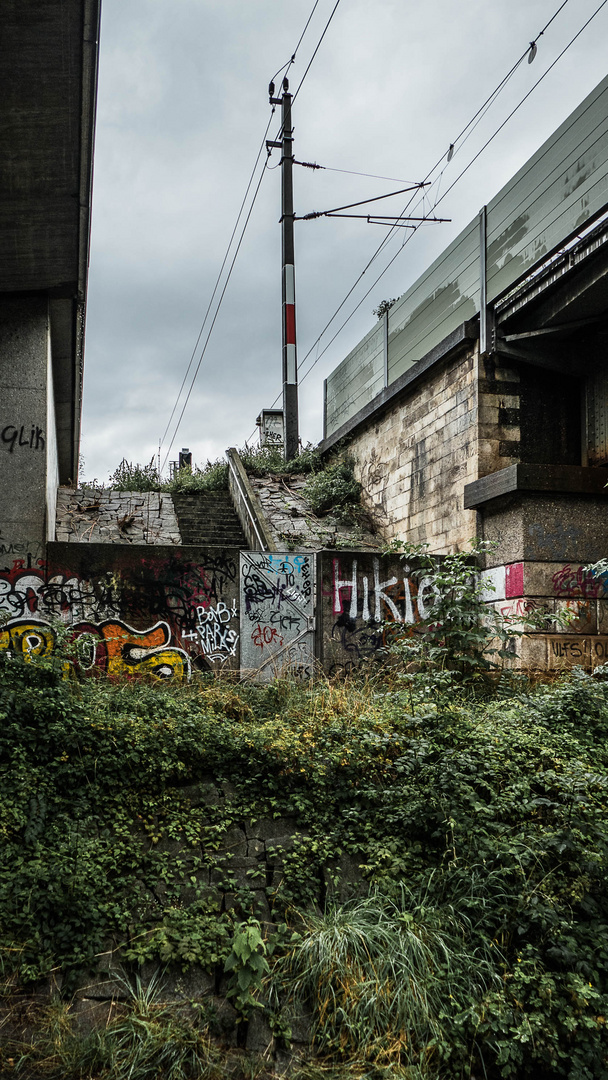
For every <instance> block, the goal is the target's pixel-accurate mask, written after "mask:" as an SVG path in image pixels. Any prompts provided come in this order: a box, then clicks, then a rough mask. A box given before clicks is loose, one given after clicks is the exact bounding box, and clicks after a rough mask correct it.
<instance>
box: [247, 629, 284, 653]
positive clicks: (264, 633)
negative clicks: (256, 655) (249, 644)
mask: <svg viewBox="0 0 608 1080" xmlns="http://www.w3.org/2000/svg"><path fill="white" fill-rule="evenodd" d="M251 640H252V641H253V644H254V645H257V646H258V648H260V649H263V648H264V646H265V645H266V646H268V645H275V644H276V645H282V644H283V638H282V637H281V635H280V634H279V631H278V630H277V628H276V626H256V628H255V630H254V631H253V633H252V635H251Z"/></svg>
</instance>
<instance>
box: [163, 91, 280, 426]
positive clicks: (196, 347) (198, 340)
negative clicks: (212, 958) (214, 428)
mask: <svg viewBox="0 0 608 1080" xmlns="http://www.w3.org/2000/svg"><path fill="white" fill-rule="evenodd" d="M274 112H275V106H274V105H273V106H272V110H271V113H270V119H269V121H268V124H267V126H266V131H265V132H264V137H263V139H262V142H261V144H260V149H259V150H258V154H257V157H256V159H255V164H254V166H253V169H252V170H251V175H250V177H249V181H248V183H247V188H246V189H245V194H244V196H243V201H242V203H241V205H240V208H239V212H238V214H237V217H236V221H235V223H234V228H233V230H232V233H231V236H230V240H229V241H228V246H227V248H226V253H225V255H224V258H223V261H222V265H221V266H220V270H219V273H218V275H217V278H216V281H215V285H214V286H213V292H212V293H211V299H210V301H209V303H208V305H207V310H206V312H205V317H204V319H203V322H202V325H201V328H200V330H199V334H198V337H197V339H196V344H195V346H194V348H193V350H192V355H191V357H190V360H189V362H188V367H187V368H186V372H185V374H184V377H183V379H182V384H181V386H180V388H179V391H178V394H177V397H176V399H175V404H174V406H173V409H172V410H171V416H170V417H169V420H168V422H167V426H166V428H165V431H164V434H163V437H162V439H161V441H160V445H161V447H162V446H163V444H164V442H165V439H166V438H167V433H168V431H169V428H170V427H171V422H172V420H173V417H174V416H175V413H176V411H177V407H178V404H179V399H180V398H181V396H182V393H183V390H184V386H185V385H186V380H187V378H188V374H189V372H190V368H191V367H192V364H193V363H194V357H195V356H196V352H197V349H198V347H199V344H200V340H201V338H202V336H203V332H204V329H205V325H206V323H207V319H208V318H209V312H210V311H211V307H212V304H213V301H214V299H215V294H216V293H217V290H218V288H219V284H220V281H221V279H222V274H223V273H224V267H225V266H226V263H227V262H228V256H229V254H230V249H231V247H232V243H233V240H234V237H235V235H236V231H237V229H238V226H239V221H240V220H241V217H242V214H243V210H244V208H245V204H246V202H247V196H248V195H249V192H250V190H251V185H252V183H253V178H254V176H255V173H256V169H257V167H258V162H259V160H260V157H261V155H262V151H263V149H264V146H265V145H266V136H267V135H268V132H269V130H270V125H271V123H272V118H273V116H274ZM262 175H263V174H262ZM174 437H175V436H174Z"/></svg>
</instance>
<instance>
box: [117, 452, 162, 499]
mask: <svg viewBox="0 0 608 1080" xmlns="http://www.w3.org/2000/svg"><path fill="white" fill-rule="evenodd" d="M108 486H109V487H110V488H113V490H114V491H158V489H159V487H160V479H159V475H158V468H157V467H156V465H155V464H154V458H152V460H151V461H150V463H149V465H139V464H137V465H134V464H133V463H132V462H131V461H127V459H126V458H123V459H122V461H121V463H120V465H119V466H118V468H117V469H115V471H114V472H113V473H112V474H111V476H110V479H109V480H108Z"/></svg>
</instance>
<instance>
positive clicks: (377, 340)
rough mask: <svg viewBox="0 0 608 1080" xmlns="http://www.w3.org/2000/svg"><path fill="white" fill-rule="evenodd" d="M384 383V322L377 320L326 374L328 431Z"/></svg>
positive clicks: (349, 416)
mask: <svg viewBox="0 0 608 1080" xmlns="http://www.w3.org/2000/svg"><path fill="white" fill-rule="evenodd" d="M383 384H384V324H383V323H382V322H379V323H378V324H377V326H375V327H374V329H373V330H371V331H370V332H369V334H367V336H366V337H364V338H363V341H361V342H360V343H359V344H358V345H357V346H356V348H354V349H353V351H352V352H350V353H349V354H348V356H347V357H346V358H345V359H344V360H343V361H342V363H341V364H338V367H337V368H334V370H333V371H332V373H331V375H329V376H328V378H327V434H328V435H331V434H332V433H333V432H334V431H337V430H338V428H339V427H341V425H342V424H345V423H346V421H347V420H350V418H351V416H354V415H355V413H357V412H358V411H359V409H362V408H363V406H364V405H367V403H368V402H369V401H372V399H373V398H375V396H376V394H379V393H380V391H381V390H382V387H383Z"/></svg>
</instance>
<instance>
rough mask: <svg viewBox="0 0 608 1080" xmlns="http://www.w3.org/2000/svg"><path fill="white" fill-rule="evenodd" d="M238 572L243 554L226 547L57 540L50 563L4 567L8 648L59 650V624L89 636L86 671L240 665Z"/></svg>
mask: <svg viewBox="0 0 608 1080" xmlns="http://www.w3.org/2000/svg"><path fill="white" fill-rule="evenodd" d="M1 565H2V564H1V563H0V566H1ZM238 565H239V563H238V551H235V550H222V549H220V548H216V549H213V550H209V549H202V548H196V547H192V548H190V547H181V548H175V549H173V548H167V547H144V546H140V547H138V548H136V547H131V546H129V545H122V546H118V545H113V544H62V543H51V544H49V545H48V561H47V562H46V563H44V562H35V561H34V560H32V559H31V558H30V559H29V560H25V559H21V560H13V561H12V562H9V563H7V562H6V561H5V563H4V569H3V570H0V613H2V614H3V615H4V616H8V621H7V622H5V623H3V625H2V626H0V648H10V649H13V650H15V651H21V652H24V653H28V652H29V653H33V654H38V655H41V654H46V653H50V652H52V651H53V649H54V643H55V639H56V624H57V621H60V622H63V623H64V624H65V625H67V626H69V627H70V628H71V629H72V631H73V634H74V635H75V637H76V639H78V638H79V637H80V638H81V642H80V645H75V646H74V658H75V660H76V662H77V665H78V667H79V668H80V669H81V670H88V669H91V670H93V669H95V670H98V671H103V672H106V673H107V674H109V675H117V674H141V673H148V674H154V675H158V676H160V677H164V678H172V677H175V676H178V677H182V676H187V675H188V674H189V673H190V670H191V669H192V668H197V669H200V670H212V671H215V670H219V669H221V668H226V667H227V668H231V667H235V666H236V667H238V642H239V621H238Z"/></svg>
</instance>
